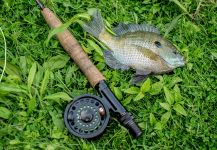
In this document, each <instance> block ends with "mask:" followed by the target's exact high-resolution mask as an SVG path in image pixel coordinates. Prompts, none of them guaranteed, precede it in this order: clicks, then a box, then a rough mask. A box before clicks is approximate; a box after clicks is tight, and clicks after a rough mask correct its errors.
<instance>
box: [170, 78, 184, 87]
mask: <svg viewBox="0 0 217 150" xmlns="http://www.w3.org/2000/svg"><path fill="white" fill-rule="evenodd" d="M179 82H182V79H181V78H180V77H175V78H173V79H172V81H171V82H170V84H169V87H173V86H174V85H176V84H177V83H179Z"/></svg>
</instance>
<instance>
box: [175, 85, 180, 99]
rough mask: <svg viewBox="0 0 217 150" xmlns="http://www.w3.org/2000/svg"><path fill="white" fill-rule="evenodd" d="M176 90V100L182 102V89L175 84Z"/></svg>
mask: <svg viewBox="0 0 217 150" xmlns="http://www.w3.org/2000/svg"><path fill="white" fill-rule="evenodd" d="M174 92H175V101H176V102H180V101H181V100H182V96H181V93H180V89H179V87H178V85H175V87H174Z"/></svg>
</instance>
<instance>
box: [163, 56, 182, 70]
mask: <svg viewBox="0 0 217 150" xmlns="http://www.w3.org/2000/svg"><path fill="white" fill-rule="evenodd" d="M167 63H168V65H169V66H170V67H171V68H177V67H182V66H184V65H185V63H186V62H185V60H184V57H182V58H181V59H178V60H174V61H173V63H172V64H171V63H169V62H167Z"/></svg>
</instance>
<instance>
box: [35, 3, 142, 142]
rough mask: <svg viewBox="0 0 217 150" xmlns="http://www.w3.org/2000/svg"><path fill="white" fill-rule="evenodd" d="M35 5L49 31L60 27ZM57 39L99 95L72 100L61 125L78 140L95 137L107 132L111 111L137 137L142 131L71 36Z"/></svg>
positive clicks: (48, 12) (51, 15)
mask: <svg viewBox="0 0 217 150" xmlns="http://www.w3.org/2000/svg"><path fill="white" fill-rule="evenodd" d="M36 3H37V5H38V6H39V8H40V10H41V13H42V15H43V17H44V19H45V21H46V22H47V24H48V25H49V26H50V27H51V28H52V29H55V28H58V27H60V26H61V25H62V22H61V21H60V19H59V18H58V17H57V16H56V15H55V14H54V13H53V12H52V11H51V10H50V9H49V8H46V7H45V6H44V5H43V3H42V2H41V1H40V0H36ZM56 37H57V39H58V40H59V42H60V43H61V45H62V47H63V48H64V49H65V51H66V52H67V53H68V55H69V56H70V57H71V58H72V59H73V60H74V62H75V63H76V64H77V65H78V66H79V68H80V69H81V71H82V72H83V73H84V75H85V76H86V78H87V79H88V81H89V82H90V84H91V86H92V87H93V88H95V89H96V90H97V92H98V93H99V95H100V96H95V95H90V94H85V95H82V96H79V97H77V98H75V99H74V100H73V101H71V102H70V103H69V104H68V105H67V107H66V109H65V112H64V122H65V125H66V127H67V129H68V130H69V132H70V133H71V134H72V135H75V136H77V137H80V138H85V139H92V138H96V137H98V136H99V135H101V134H102V133H103V132H104V130H105V129H106V127H107V125H108V122H109V119H110V112H113V113H114V116H115V117H117V119H118V121H119V122H121V124H122V125H123V126H125V127H126V128H127V129H128V130H129V131H130V133H131V134H132V135H133V136H134V137H139V136H140V135H141V134H142V132H141V130H140V128H139V127H138V125H137V124H136V123H135V122H134V120H133V116H132V115H131V113H129V112H127V111H126V109H125V108H124V107H123V106H122V105H121V103H120V102H119V101H118V100H117V98H116V97H115V95H114V94H113V93H112V91H111V90H110V88H109V87H108V86H107V83H106V81H105V77H104V76H103V75H102V74H101V72H100V71H99V70H98V69H97V68H96V66H95V65H94V64H93V63H92V62H91V60H90V59H89V58H88V56H87V54H86V53H85V52H84V51H83V49H82V48H81V46H80V44H79V43H78V41H77V40H76V39H75V38H74V36H73V35H72V33H71V32H70V31H69V30H67V29H66V30H64V31H63V32H60V33H57V34H56Z"/></svg>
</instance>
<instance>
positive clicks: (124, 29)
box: [113, 23, 160, 36]
mask: <svg viewBox="0 0 217 150" xmlns="http://www.w3.org/2000/svg"><path fill="white" fill-rule="evenodd" d="M113 31H114V32H115V33H116V35H117V36H121V35H124V34H126V33H129V32H137V31H144V32H153V33H157V34H160V31H159V30H158V29H157V28H155V27H153V26H151V25H148V24H132V23H131V24H125V23H119V25H118V26H117V27H116V28H114V29H113Z"/></svg>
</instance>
